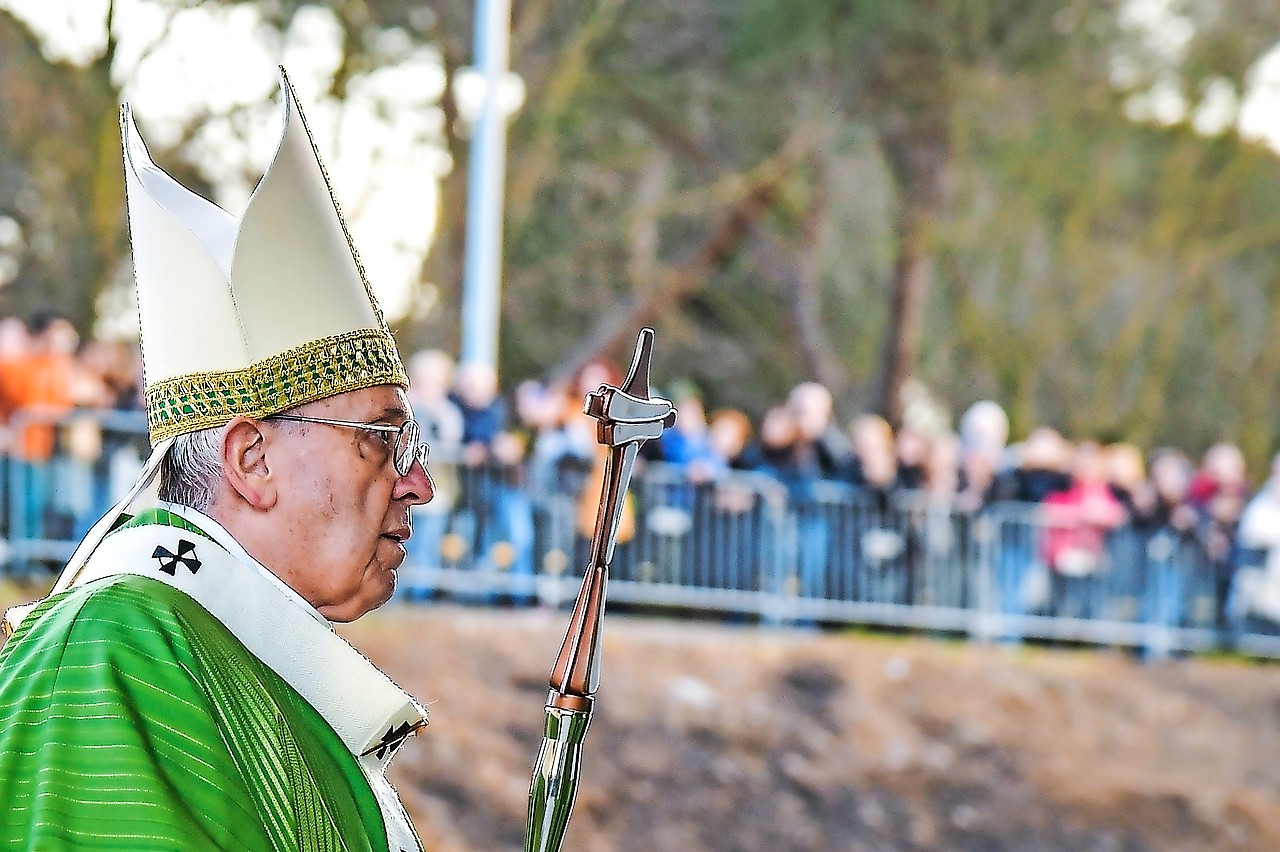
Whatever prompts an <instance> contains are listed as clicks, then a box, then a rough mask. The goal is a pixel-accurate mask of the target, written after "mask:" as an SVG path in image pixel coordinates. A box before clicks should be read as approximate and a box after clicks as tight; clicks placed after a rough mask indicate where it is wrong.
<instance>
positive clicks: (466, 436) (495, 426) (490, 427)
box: [449, 394, 507, 446]
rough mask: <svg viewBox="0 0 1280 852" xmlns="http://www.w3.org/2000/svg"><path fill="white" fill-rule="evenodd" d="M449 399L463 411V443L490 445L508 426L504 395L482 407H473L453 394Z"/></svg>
mask: <svg viewBox="0 0 1280 852" xmlns="http://www.w3.org/2000/svg"><path fill="white" fill-rule="evenodd" d="M449 399H450V400H451V401H452V402H453V404H454V405H456V406H458V410H459V411H461V412H462V443H464V444H484V445H485V446H488V445H490V444H492V443H493V439H494V438H496V437H498V435H499V434H501V433H502V432H503V431H504V430H505V429H506V428H507V403H506V400H504V399H503V398H502V397H495V398H494V400H493V402H491V403H489V404H488V405H486V406H483V407H481V408H472V407H471V406H469V405H467V403H466V402H465V401H463V400H462V398H461V397H458V396H454V395H452V394H450V396H449Z"/></svg>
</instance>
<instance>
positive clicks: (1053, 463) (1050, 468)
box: [993, 426, 1072, 503]
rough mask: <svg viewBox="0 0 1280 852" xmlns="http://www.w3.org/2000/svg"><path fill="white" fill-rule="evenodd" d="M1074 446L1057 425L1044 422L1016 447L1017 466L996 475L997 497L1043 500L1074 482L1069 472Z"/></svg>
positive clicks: (1036, 501) (1021, 501)
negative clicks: (1053, 426)
mask: <svg viewBox="0 0 1280 852" xmlns="http://www.w3.org/2000/svg"><path fill="white" fill-rule="evenodd" d="M1071 453H1072V448H1071V444H1070V443H1069V442H1067V441H1066V440H1065V439H1064V438H1063V437H1062V435H1061V434H1059V432H1058V431H1057V430H1056V429H1053V428H1050V427H1048V426H1041V427H1038V428H1036V429H1033V430H1032V431H1031V434H1029V435H1028V436H1027V439H1026V440H1025V441H1023V442H1022V444H1021V446H1019V447H1017V448H1016V451H1015V457H1016V459H1017V466H1016V467H1014V468H1013V469H1012V470H1009V471H1006V472H1005V473H1003V474H1001V475H1000V476H998V477H997V479H996V483H995V489H994V494H993V499H994V500H1011V501H1014V502H1017V503H1041V502H1043V501H1044V498H1046V497H1048V496H1049V495H1050V494H1052V493H1054V492H1055V491H1065V490H1066V489H1067V488H1068V487H1070V485H1071V477H1070V476H1069V475H1068V474H1067V472H1066V471H1067V467H1068V465H1069V463H1070V458H1071Z"/></svg>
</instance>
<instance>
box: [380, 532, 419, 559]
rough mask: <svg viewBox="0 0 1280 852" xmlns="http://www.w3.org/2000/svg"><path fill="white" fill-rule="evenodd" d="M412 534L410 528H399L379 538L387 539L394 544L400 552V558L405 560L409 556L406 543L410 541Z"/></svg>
mask: <svg viewBox="0 0 1280 852" xmlns="http://www.w3.org/2000/svg"><path fill="white" fill-rule="evenodd" d="M412 534H413V532H412V530H410V529H409V528H408V527H398V528H396V529H394V530H389V531H388V532H384V533H382V534H381V535H379V536H378V538H381V539H386V540H387V541H389V542H391V543H392V544H394V545H395V547H396V549H397V550H399V551H400V558H401V559H404V557H405V556H407V555H408V551H407V550H405V546H404V543H405V542H406V541H408V540H409V536H410V535H412Z"/></svg>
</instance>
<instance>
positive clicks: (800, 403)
mask: <svg viewBox="0 0 1280 852" xmlns="http://www.w3.org/2000/svg"><path fill="white" fill-rule="evenodd" d="M787 407H788V408H789V409H790V410H791V416H792V419H793V421H794V423H795V431H796V438H795V443H794V444H793V445H792V450H791V454H792V457H793V458H792V463H793V464H794V465H796V467H797V468H799V469H800V470H801V471H803V472H804V475H805V477H806V478H809V479H812V480H813V481H818V480H837V479H844V478H846V477H847V471H848V468H849V465H850V464H851V463H852V461H853V452H852V449H851V448H850V446H849V441H848V440H847V439H846V438H845V436H844V434H843V433H842V432H841V431H840V427H839V426H838V425H836V422H835V416H834V415H835V402H834V400H833V399H832V398H831V391H829V390H827V388H826V386H824V385H822V384H819V383H818V382H802V383H800V384H798V385H796V386H795V387H794V388H792V390H791V393H790V395H789V396H788V397H787Z"/></svg>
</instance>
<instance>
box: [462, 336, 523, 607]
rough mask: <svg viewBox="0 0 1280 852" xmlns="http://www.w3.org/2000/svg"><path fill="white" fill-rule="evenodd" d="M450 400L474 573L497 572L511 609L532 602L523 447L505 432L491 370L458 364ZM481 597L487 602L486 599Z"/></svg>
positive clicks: (504, 416) (477, 364) (503, 410)
mask: <svg viewBox="0 0 1280 852" xmlns="http://www.w3.org/2000/svg"><path fill="white" fill-rule="evenodd" d="M450 399H452V401H453V402H454V404H455V405H457V406H458V408H459V410H460V411H461V412H462V470H461V473H462V495H463V496H462V500H463V502H464V503H465V504H466V505H467V507H468V509H469V510H470V512H469V517H470V518H471V519H472V521H473V523H474V531H473V533H472V535H471V536H469V539H470V541H471V544H472V548H473V552H474V553H475V554H476V568H477V570H480V571H482V572H500V575H505V577H506V579H505V580H504V581H502V582H501V583H500V584H501V585H502V586H505V587H506V588H508V590H509V591H510V593H511V597H512V599H513V600H514V601H515V602H516V603H522V604H523V603H528V602H529V601H531V600H532V596H533V585H534V583H533V574H534V566H533V503H532V501H530V499H529V495H528V492H527V490H526V489H525V487H524V480H523V470H522V469H521V467H520V462H522V461H523V454H524V447H523V445H522V444H521V442H520V440H519V439H518V438H517V437H516V436H515V434H514V433H513V432H511V431H510V430H509V429H508V421H507V403H506V400H505V399H504V398H503V397H502V395H501V394H500V393H499V390H498V374H497V370H496V369H495V368H494V367H493V365H491V364H486V363H482V362H476V361H473V362H463V363H462V364H459V365H458V369H457V372H456V374H455V377H454V390H453V394H452V395H451V397H450ZM486 597H487V596H486Z"/></svg>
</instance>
